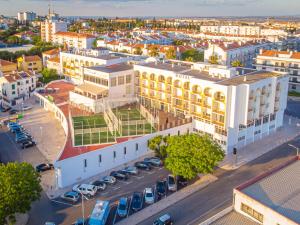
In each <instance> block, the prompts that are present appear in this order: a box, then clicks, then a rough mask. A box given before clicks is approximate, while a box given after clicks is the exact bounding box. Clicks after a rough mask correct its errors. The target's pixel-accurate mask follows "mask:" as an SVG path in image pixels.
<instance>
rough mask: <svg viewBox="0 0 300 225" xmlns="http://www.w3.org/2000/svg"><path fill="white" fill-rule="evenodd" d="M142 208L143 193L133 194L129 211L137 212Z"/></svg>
mask: <svg viewBox="0 0 300 225" xmlns="http://www.w3.org/2000/svg"><path fill="white" fill-rule="evenodd" d="M142 208H143V193H141V192H134V193H133V195H132V200H131V209H132V210H133V211H139V210H141V209H142Z"/></svg>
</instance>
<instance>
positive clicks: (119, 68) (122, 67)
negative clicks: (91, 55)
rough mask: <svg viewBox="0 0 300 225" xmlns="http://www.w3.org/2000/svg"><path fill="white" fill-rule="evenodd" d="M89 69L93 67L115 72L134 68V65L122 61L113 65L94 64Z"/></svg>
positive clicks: (98, 69) (93, 68)
mask: <svg viewBox="0 0 300 225" xmlns="http://www.w3.org/2000/svg"><path fill="white" fill-rule="evenodd" d="M88 69H92V70H96V71H100V72H104V73H115V72H121V71H126V70H132V69H133V66H132V65H128V64H127V63H120V64H114V65H111V66H93V67H88Z"/></svg>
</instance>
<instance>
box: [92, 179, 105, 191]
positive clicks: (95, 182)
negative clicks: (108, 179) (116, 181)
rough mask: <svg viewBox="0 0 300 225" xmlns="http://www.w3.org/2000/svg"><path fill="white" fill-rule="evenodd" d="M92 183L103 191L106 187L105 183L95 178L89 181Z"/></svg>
mask: <svg viewBox="0 0 300 225" xmlns="http://www.w3.org/2000/svg"><path fill="white" fill-rule="evenodd" d="M91 184H92V185H94V186H96V187H97V189H98V190H102V191H104V190H105V189H106V183H105V182H104V181H101V180H95V181H94V182H92V183H91Z"/></svg>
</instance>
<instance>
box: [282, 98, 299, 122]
mask: <svg viewBox="0 0 300 225" xmlns="http://www.w3.org/2000/svg"><path fill="white" fill-rule="evenodd" d="M299 103H300V101H296V100H292V99H290V100H288V103H287V107H286V110H285V111H286V114H288V115H291V116H294V117H298V118H300V104H299Z"/></svg>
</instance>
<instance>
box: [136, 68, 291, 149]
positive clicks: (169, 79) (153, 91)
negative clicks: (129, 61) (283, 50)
mask: <svg viewBox="0 0 300 225" xmlns="http://www.w3.org/2000/svg"><path fill="white" fill-rule="evenodd" d="M134 71H135V73H136V86H137V87H136V90H137V95H138V96H139V98H140V102H141V104H143V105H144V106H145V107H146V108H148V109H151V108H155V109H156V110H162V111H165V112H169V113H171V114H173V115H175V116H176V117H181V118H193V127H194V130H195V131H199V132H203V133H207V134H209V135H211V136H212V137H213V138H214V139H215V140H217V141H218V142H219V143H220V144H221V145H222V147H223V148H224V150H225V151H226V153H227V154H228V153H231V152H232V150H233V148H234V147H237V148H241V147H243V146H245V145H247V144H249V143H252V142H254V141H256V140H258V139H261V138H263V137H264V136H266V135H269V134H270V133H272V132H274V131H275V130H276V129H277V128H278V127H281V126H282V123H283V114H284V110H285V108H286V101H287V89H288V76H287V74H286V73H284V72H275V71H274V72H266V71H253V70H248V69H242V70H240V69H235V68H227V67H224V66H214V65H209V64H205V63H203V64H194V65H192V66H184V65H175V64H170V63H147V64H140V65H134ZM238 74H242V75H238Z"/></svg>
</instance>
